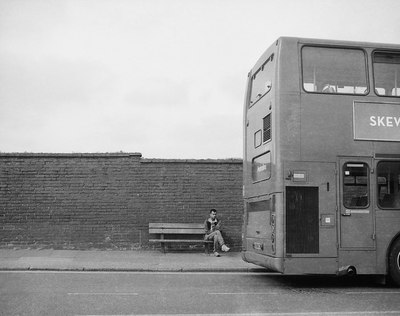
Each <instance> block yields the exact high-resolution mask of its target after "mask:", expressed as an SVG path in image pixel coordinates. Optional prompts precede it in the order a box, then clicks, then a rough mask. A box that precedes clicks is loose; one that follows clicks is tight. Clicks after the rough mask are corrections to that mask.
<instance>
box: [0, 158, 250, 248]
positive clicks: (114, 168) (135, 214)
mask: <svg viewBox="0 0 400 316" xmlns="http://www.w3.org/2000/svg"><path fill="white" fill-rule="evenodd" d="M210 208H216V209H217V210H218V211H219V214H220V216H221V219H222V220H223V223H224V232H225V237H226V241H227V243H228V244H230V245H232V246H234V248H235V249H236V250H239V249H240V245H241V223H242V210H243V202H242V161H241V160H238V159H229V160H166V159H143V158H142V157H141V154H139V153H133V154H124V153H118V154H0V247H33V248H39V247H46V248H47V247H48V248H55V249H91V248H98V249H136V248H148V247H153V245H149V244H148V223H149V222H182V223H185V222H203V221H204V219H205V218H206V217H207V216H208V212H209V209H210Z"/></svg>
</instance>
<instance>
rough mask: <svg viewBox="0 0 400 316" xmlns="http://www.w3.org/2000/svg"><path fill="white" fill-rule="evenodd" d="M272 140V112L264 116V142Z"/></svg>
mask: <svg viewBox="0 0 400 316" xmlns="http://www.w3.org/2000/svg"><path fill="white" fill-rule="evenodd" d="M269 140H271V114H268V115H267V116H266V117H264V118H263V142H264V143H265V142H267V141H269Z"/></svg>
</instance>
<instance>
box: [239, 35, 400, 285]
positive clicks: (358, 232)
mask: <svg viewBox="0 0 400 316" xmlns="http://www.w3.org/2000/svg"><path fill="white" fill-rule="evenodd" d="M243 161H244V162H243V170H244V174H243V182H244V183H243V195H244V209H245V211H244V224H243V245H242V247H243V251H242V257H243V259H244V260H245V261H247V262H251V263H254V264H257V265H260V266H263V267H266V268H269V269H271V270H274V271H278V272H281V273H285V274H345V273H348V274H355V273H357V274H377V275H390V277H391V279H393V280H394V281H395V282H396V283H397V284H400V45H389V44H376V43H360V42H349V41H332V40H318V39H303V38H290V37H281V38H279V39H278V40H277V41H276V42H274V43H273V44H272V45H271V46H270V47H269V48H268V49H267V50H266V51H265V53H264V54H263V55H262V56H261V58H260V59H259V60H258V61H257V63H256V64H255V66H254V67H253V68H252V69H251V71H250V72H249V74H248V83H247V90H246V96H245V106H244V159H243Z"/></svg>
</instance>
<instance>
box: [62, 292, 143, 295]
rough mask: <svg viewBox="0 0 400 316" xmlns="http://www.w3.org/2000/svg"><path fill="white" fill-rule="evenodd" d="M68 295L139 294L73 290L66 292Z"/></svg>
mask: <svg viewBox="0 0 400 316" xmlns="http://www.w3.org/2000/svg"><path fill="white" fill-rule="evenodd" d="M68 295H139V293H129V292H128V293H123V292H120V293H118V292H105V293H103V292H101V293H91V292H75V293H68Z"/></svg>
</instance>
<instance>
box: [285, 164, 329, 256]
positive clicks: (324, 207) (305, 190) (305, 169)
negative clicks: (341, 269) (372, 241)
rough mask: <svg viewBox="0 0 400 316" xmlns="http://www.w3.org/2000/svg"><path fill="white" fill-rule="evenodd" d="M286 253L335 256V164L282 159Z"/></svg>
mask: <svg viewBox="0 0 400 316" xmlns="http://www.w3.org/2000/svg"><path fill="white" fill-rule="evenodd" d="M285 194H286V198H285V200H286V216H285V218H286V234H285V235H286V240H285V242H286V247H285V248H286V254H287V255H290V256H291V257H296V256H299V257H304V256H306V257H324V258H335V257H337V214H336V213H337V211H336V210H337V206H336V199H337V195H336V164H335V163H329V162H327V163H323V162H287V163H285Z"/></svg>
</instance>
